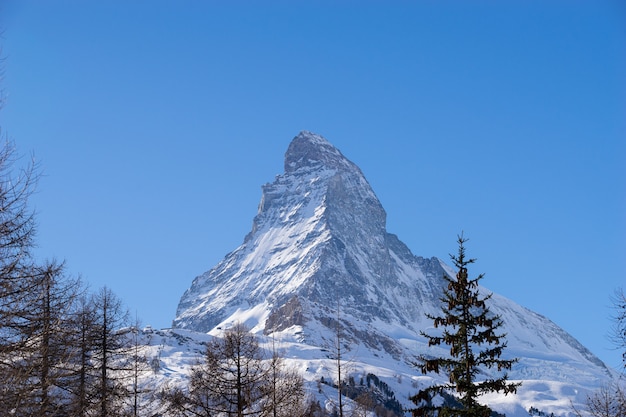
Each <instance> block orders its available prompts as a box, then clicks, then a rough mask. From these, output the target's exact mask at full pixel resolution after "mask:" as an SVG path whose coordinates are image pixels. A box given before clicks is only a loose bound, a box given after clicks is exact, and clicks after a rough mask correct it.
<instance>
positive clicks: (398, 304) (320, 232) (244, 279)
mask: <svg viewBox="0 0 626 417" xmlns="http://www.w3.org/2000/svg"><path fill="white" fill-rule="evenodd" d="M284 169H285V172H284V174H282V175H278V176H277V177H276V179H275V180H274V182H273V183H271V184H266V185H264V186H263V187H262V188H263V196H262V199H261V202H260V204H259V208H258V213H257V215H256V217H255V218H254V221H253V226H252V230H251V231H250V233H249V234H248V235H247V236H246V237H245V239H244V242H243V244H242V245H241V246H239V247H238V248H237V249H235V250H234V251H233V252H231V253H230V254H228V255H226V257H225V258H224V259H223V260H222V261H221V262H220V263H219V264H218V265H216V266H215V267H214V268H213V269H211V270H210V271H208V272H206V273H204V274H202V275H200V276H198V277H197V278H195V279H194V280H193V283H192V285H191V287H190V288H189V289H188V290H187V291H186V292H185V293H184V294H183V296H182V298H181V300H180V303H179V305H178V310H177V315H176V318H175V320H174V322H173V327H174V331H176V329H180V330H185V331H195V332H201V333H209V334H217V333H218V332H219V331H220V330H221V329H224V328H228V327H230V326H231V325H232V324H234V323H236V322H244V323H246V324H247V325H248V326H249V327H250V328H252V330H253V332H255V333H257V334H259V336H260V337H268V336H270V335H271V336H272V337H273V338H274V339H276V338H278V339H280V340H282V341H283V343H285V346H286V347H285V349H287V351H288V354H289V355H290V358H291V360H293V361H296V362H297V361H298V360H299V361H300V362H299V363H300V365H301V366H300V367H301V368H302V370H303V372H305V377H306V378H307V379H308V380H311V381H314V380H316V378H317V379H319V377H320V376H324V372H327V373H328V375H327V376H326V377H327V378H328V377H330V378H331V380H332V372H331V371H330V370H329V369H328V366H326V365H323V363H325V362H323V361H325V360H327V359H328V356H329V354H328V349H329V347H332V346H334V344H335V343H336V342H335V340H336V336H337V332H338V329H339V331H340V334H341V339H342V341H343V342H342V344H343V345H344V349H345V350H346V351H347V353H346V356H347V357H350V358H352V359H351V363H352V365H351V366H352V368H353V369H354V372H355V373H359V372H361V373H365V372H370V371H372V370H374V369H375V370H376V371H377V372H378V374H379V375H381V376H382V377H387V378H388V381H387V383H388V384H389V386H393V387H395V388H396V389H397V390H398V391H397V392H396V395H397V398H398V399H399V400H404V401H406V398H407V396H408V395H409V394H411V393H415V392H416V391H417V389H419V387H420V386H421V385H422V384H427V383H429V381H430V378H432V377H431V376H422V375H419V374H418V372H417V371H416V370H415V369H412V368H411V367H410V365H409V362H410V361H411V359H412V358H413V357H414V356H415V355H417V354H420V353H432V354H436V355H439V354H444V353H443V350H442V351H435V350H433V349H434V348H428V347H427V345H426V343H425V340H424V338H422V337H421V336H419V331H420V330H423V329H427V328H428V327H430V326H431V323H430V321H429V320H427V319H426V317H425V313H438V312H440V307H439V305H440V302H439V297H440V296H441V293H442V287H443V282H444V281H443V275H444V274H447V275H449V276H454V274H455V271H453V270H452V269H451V268H450V267H449V266H448V265H446V264H445V263H444V262H443V261H441V260H440V259H437V258H429V259H428V258H423V257H419V256H415V255H413V254H412V253H411V251H410V250H409V249H408V248H407V247H406V245H404V244H403V243H402V242H401V241H400V240H399V239H398V238H397V237H396V236H395V235H392V234H390V233H388V232H387V230H386V213H385V210H384V209H383V207H382V206H381V204H380V202H379V201H378V198H377V197H376V195H375V193H374V191H373V190H372V188H371V187H370V185H369V183H368V182H367V180H366V179H365V177H364V176H363V173H362V172H361V170H360V169H359V168H358V167H357V166H356V165H355V164H354V163H352V162H351V161H349V160H348V159H347V158H345V157H344V156H343V155H342V153H341V152H340V151H339V150H338V149H337V148H335V147H334V146H333V145H332V144H330V143H329V142H328V141H327V140H326V139H324V138H323V137H321V136H319V135H316V134H313V133H310V132H301V133H300V134H299V135H298V136H296V137H295V138H294V139H293V141H292V142H291V144H290V145H289V148H288V149H287V152H286V154H285V168H284ZM484 291H485V292H488V290H484ZM490 308H491V310H492V311H493V312H494V313H496V314H500V315H501V316H502V319H503V321H504V323H505V325H504V331H505V332H506V333H507V340H508V346H509V347H508V349H507V351H506V353H505V356H507V357H517V358H519V359H520V361H519V363H518V364H516V365H515V367H514V369H513V370H512V371H511V372H510V373H509V377H510V379H512V380H523V381H524V384H523V385H522V388H521V389H520V390H519V392H518V394H517V395H515V396H508V397H502V396H497V395H492V396H489V397H488V398H486V401H488V402H489V403H490V404H491V405H492V406H493V407H494V408H495V409H497V410H501V411H505V412H507V415H509V416H516V415H520V416H521V415H528V414H527V413H526V412H525V411H524V410H527V409H528V408H529V407H531V406H533V407H536V408H539V409H541V410H545V411H547V412H552V411H553V412H555V413H557V415H558V414H559V413H560V415H567V413H568V410H570V402H574V403H579V402H580V401H582V400H583V399H584V393H585V392H586V391H587V390H590V389H594V388H595V387H597V386H599V385H600V384H601V383H602V382H603V381H606V380H607V379H610V378H611V377H612V372H611V371H610V370H609V369H607V367H606V366H605V365H604V364H603V363H602V362H601V361H600V360H599V359H598V358H597V357H595V356H594V355H593V354H592V353H591V352H589V350H587V349H586V348H585V347H584V346H582V345H581V344H580V343H579V342H578V341H576V340H575V339H574V338H573V337H572V336H570V335H569V334H567V333H566V332H565V331H564V330H562V329H560V328H559V327H558V326H556V325H555V324H554V323H553V322H551V321H550V320H549V319H547V318H545V317H543V316H541V315H539V314H536V313H534V312H532V311H530V310H528V309H526V308H524V307H522V306H520V305H518V304H516V303H515V302H513V301H511V300H509V299H507V298H505V297H502V296H500V295H497V294H494V295H493V298H492V299H491V304H490ZM320 361H321V362H320ZM403 378H404V381H405V383H402V382H398V381H401V380H403ZM435 378H436V376H435ZM406 381H409V382H408V383H407V382H406Z"/></svg>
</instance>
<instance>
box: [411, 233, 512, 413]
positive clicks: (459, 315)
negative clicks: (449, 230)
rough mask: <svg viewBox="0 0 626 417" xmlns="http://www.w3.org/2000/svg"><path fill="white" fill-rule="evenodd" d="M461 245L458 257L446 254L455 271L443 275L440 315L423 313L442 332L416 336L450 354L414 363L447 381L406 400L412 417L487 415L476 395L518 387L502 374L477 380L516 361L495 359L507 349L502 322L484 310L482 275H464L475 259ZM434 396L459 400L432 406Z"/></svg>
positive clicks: (424, 358) (461, 239)
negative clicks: (445, 348) (453, 275)
mask: <svg viewBox="0 0 626 417" xmlns="http://www.w3.org/2000/svg"><path fill="white" fill-rule="evenodd" d="M465 242H467V239H465V238H464V237H463V235H461V236H459V237H458V244H459V249H458V254H457V255H456V256H454V255H450V257H451V258H452V261H453V263H454V265H455V267H456V268H457V270H458V272H457V274H456V279H452V278H450V277H448V276H446V275H444V277H443V278H444V280H445V281H446V282H447V288H445V289H444V293H443V297H442V298H441V301H442V308H441V310H442V314H441V315H439V316H433V315H427V317H428V318H429V319H430V320H432V321H433V324H434V327H435V328H442V332H441V333H440V334H439V335H429V334H427V333H425V332H421V333H422V336H424V337H426V338H427V339H428V346H440V345H447V346H449V347H450V355H449V356H447V357H435V358H433V357H430V356H425V355H421V356H419V357H418V361H417V362H416V363H415V365H416V367H417V368H418V369H420V370H421V372H422V373H423V374H427V373H429V372H435V373H437V374H440V373H444V374H447V375H448V380H449V382H448V383H445V384H442V385H434V386H430V387H428V388H425V389H423V390H421V391H419V392H418V393H417V394H416V395H414V396H412V397H411V401H413V403H414V404H415V405H416V408H414V409H412V410H411V412H412V414H413V416H414V417H426V416H432V415H437V416H438V417H457V416H458V417H461V416H462V417H488V416H489V415H490V414H491V409H490V408H489V407H487V406H485V405H483V404H480V403H479V402H478V397H479V396H480V395H482V394H486V393H489V392H502V393H504V394H505V395H506V394H510V393H515V392H516V391H517V387H519V385H520V384H519V383H510V382H507V381H508V375H507V373H506V372H504V373H503V374H502V375H501V376H500V377H498V378H494V379H485V380H478V379H479V375H480V370H481V369H484V368H495V369H497V370H498V371H507V370H510V369H511V367H512V365H513V364H514V363H515V362H517V360H516V359H513V360H505V359H500V356H501V355H502V352H503V350H504V349H505V348H506V341H505V340H504V339H505V335H504V334H502V333H500V332H499V331H498V329H499V328H500V326H502V324H503V322H502V320H501V317H500V316H498V315H494V314H492V313H491V312H490V311H489V308H488V306H487V301H488V300H489V299H490V298H491V294H489V295H487V296H482V295H481V294H480V292H479V289H478V283H479V281H480V280H481V279H482V278H483V274H481V275H479V276H478V277H477V278H474V279H470V278H469V277H468V272H467V267H468V265H469V264H471V263H474V261H475V259H468V258H467V257H466V254H465V246H464V244H465ZM438 395H439V396H442V397H444V398H445V397H448V398H449V397H450V396H454V397H457V400H458V401H443V404H441V405H434V403H433V399H434V398H435V397H436V396H438ZM435 403H437V404H440V402H437V401H435ZM436 412H437V414H435V413H436Z"/></svg>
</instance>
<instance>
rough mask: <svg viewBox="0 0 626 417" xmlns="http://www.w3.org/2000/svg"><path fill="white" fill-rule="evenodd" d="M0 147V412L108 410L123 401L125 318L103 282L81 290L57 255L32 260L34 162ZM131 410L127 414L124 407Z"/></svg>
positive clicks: (104, 413)
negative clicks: (20, 160) (18, 163)
mask: <svg viewBox="0 0 626 417" xmlns="http://www.w3.org/2000/svg"><path fill="white" fill-rule="evenodd" d="M15 160H16V153H15V151H14V148H13V147H12V145H11V144H10V143H5V144H4V145H3V146H2V148H0V416H42V417H45V416H77V417H79V416H81V417H82V416H92V415H101V416H107V415H113V414H111V413H110V412H109V410H110V409H112V408H116V409H120V408H122V409H124V408H127V407H126V405H127V404H126V403H125V400H126V399H127V398H128V396H127V394H128V393H127V388H126V387H127V384H126V382H125V381H122V380H120V376H121V375H122V374H123V373H124V372H126V371H129V370H130V369H131V368H130V365H129V364H128V363H127V362H128V357H129V356H128V355H127V351H126V350H125V347H126V344H127V343H126V340H127V339H128V338H127V337H126V336H124V335H123V334H121V333H120V332H119V330H120V328H121V327H123V326H126V325H127V323H128V315H127V313H126V310H125V309H124V308H123V306H122V303H121V301H120V300H119V299H118V298H117V297H116V296H115V295H114V294H113V292H112V291H111V290H110V289H108V288H102V289H100V290H99V291H97V292H95V293H91V294H90V293H88V291H87V290H86V289H85V287H84V285H83V284H82V283H81V281H80V280H79V279H74V278H71V277H69V276H67V274H66V273H65V269H64V264H63V263H60V262H57V261H54V260H53V261H48V262H43V263H41V262H37V261H36V260H35V258H34V256H33V248H34V245H35V239H34V238H35V230H36V224H35V216H34V213H33V212H32V211H31V210H30V209H29V207H28V204H27V203H28V198H29V196H30V195H31V194H32V192H33V191H34V185H35V182H36V179H37V173H36V167H35V166H34V165H33V164H29V165H28V166H27V167H26V168H24V169H22V170H20V171H19V173H18V174H17V175H15V172H14V170H13V163H14V161H15ZM127 415H132V414H127Z"/></svg>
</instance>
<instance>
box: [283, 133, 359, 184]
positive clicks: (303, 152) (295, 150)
mask: <svg viewBox="0 0 626 417" xmlns="http://www.w3.org/2000/svg"><path fill="white" fill-rule="evenodd" d="M347 162H348V161H347V160H346V158H345V157H344V156H343V155H342V154H341V152H340V151H339V149H337V148H335V147H334V146H333V145H332V144H331V143H330V142H329V141H327V140H326V139H325V138H323V137H322V136H320V135H318V134H315V133H312V132H308V131H306V130H303V131H302V132H300V133H299V134H298V136H296V137H295V138H293V140H292V141H291V143H290V144H289V148H287V152H286V153H285V173H287V174H289V173H292V172H295V171H297V170H299V169H302V168H320V167H327V168H339V167H340V166H345V165H346V163H347Z"/></svg>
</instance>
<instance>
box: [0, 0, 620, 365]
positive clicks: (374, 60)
mask: <svg viewBox="0 0 626 417" xmlns="http://www.w3.org/2000/svg"><path fill="white" fill-rule="evenodd" d="M469 3H471V4H469ZM261 4H262V5H263V6H262V7H261ZM0 27H2V28H3V30H4V34H3V39H2V43H1V44H2V54H3V55H4V57H5V58H6V59H5V61H4V63H3V66H4V79H3V81H2V87H3V88H4V91H5V93H6V95H7V102H6V104H5V107H4V108H3V109H2V111H1V112H0V126H1V127H2V132H3V134H4V135H7V136H8V137H9V138H10V139H12V140H13V141H14V142H15V144H16V145H17V148H18V151H19V152H20V153H21V154H23V155H29V154H31V153H33V154H34V156H35V158H36V160H37V161H38V162H39V163H40V166H41V168H42V171H43V173H44V176H43V177H42V178H41V180H40V182H39V187H38V193H37V194H36V195H34V196H33V198H32V205H33V207H34V208H35V209H36V210H37V211H38V222H39V234H38V243H39V248H38V256H40V257H42V258H46V257H47V258H50V257H56V258H58V259H65V260H66V261H67V266H68V270H69V272H71V273H72V274H74V275H79V274H80V275H82V276H83V278H84V280H85V281H86V282H88V283H89V284H90V285H91V287H92V288H93V289H97V288H99V287H101V286H103V285H107V286H109V287H110V288H111V289H112V290H113V291H114V292H115V293H117V294H118V295H119V296H120V297H121V298H122V299H123V300H124V301H125V303H126V304H127V306H128V307H129V309H130V310H131V311H132V312H135V311H136V312H137V314H138V315H139V317H140V318H141V320H142V321H143V323H144V324H152V325H153V326H155V327H167V326H169V325H170V323H171V320H172V319H173V317H174V314H175V309H176V305H177V303H178V300H179V298H180V296H181V295H182V293H183V292H184V291H185V289H186V288H187V287H188V286H189V285H190V284H191V281H192V280H193V278H194V277H195V276H197V275H199V274H201V273H203V272H205V271H206V270H208V269H210V268H211V267H213V266H214V265H215V264H216V263H217V262H218V261H219V260H221V259H222V258H223V256H224V255H225V254H226V253H228V252H230V251H232V250H234V249H235V248H236V247H237V246H238V245H239V244H240V243H241V242H242V241H243V238H244V236H245V234H246V233H248V232H249V230H250V227H251V225H252V218H253V217H254V215H255V213H256V209H257V205H258V203H259V200H260V197H261V188H260V187H261V185H262V184H264V183H266V182H271V181H273V179H274V176H275V175H276V174H280V173H282V172H283V155H284V152H285V151H286V149H287V145H288V144H289V142H290V141H291V139H292V138H293V137H294V136H295V135H296V134H297V133H298V132H299V131H300V130H311V131H314V132H317V133H319V134H322V135H324V136H325V137H326V138H327V139H328V140H330V141H331V142H332V143H333V144H335V145H336V146H337V147H338V148H339V149H340V150H341V151H342V152H343V153H344V154H345V155H346V156H347V157H348V158H350V159H351V160H352V161H354V162H355V163H356V164H357V165H359V166H360V167H361V169H362V170H363V172H364V174H365V176H366V177H367V178H368V180H369V181H370V183H371V185H372V187H373V188H374V190H375V192H376V193H377V195H378V196H379V198H380V200H381V202H382V204H383V206H384V207H385V209H386V211H387V215H388V216H387V217H388V222H387V223H388V230H389V231H390V232H392V233H396V234H397V235H398V236H399V237H400V239H401V240H403V241H404V242H405V243H406V244H407V245H408V246H409V247H410V249H411V250H412V251H413V252H414V253H415V254H417V255H421V256H427V257H430V256H438V257H440V258H443V259H446V260H447V259H448V254H449V253H450V252H454V251H455V250H456V243H455V240H456V235H457V233H460V232H461V231H464V232H465V235H466V236H468V237H469V238H470V241H469V242H468V250H469V254H470V255H471V256H473V257H476V258H478V262H477V263H476V264H475V268H474V272H475V273H476V274H478V273H480V272H484V273H485V274H486V277H485V279H484V281H483V283H484V285H485V286H486V287H488V288H490V289H491V290H493V291H495V292H498V293H500V294H502V295H504V296H507V297H509V298H511V299H513V300H515V301H517V302H518V303H520V304H522V305H524V306H527V307H529V308H531V309H533V310H535V311H537V312H539V313H541V314H543V315H545V316H547V317H549V318H550V319H552V320H553V321H554V322H556V323H557V324H559V325H560V326H562V327H563V328H564V329H566V330H567V331H569V332H570V333H572V334H573V335H574V336H575V337H576V338H577V339H579V340H580V341H581V342H582V343H583V344H585V345H586V346H587V347H589V348H590V349H591V350H592V351H593V352H594V353H595V354H597V355H599V356H600V357H601V358H602V359H604V360H605V361H607V362H608V363H609V364H610V365H613V366H615V365H617V364H618V363H619V353H618V352H616V351H614V350H611V346H612V345H611V343H610V342H609V341H608V340H607V334H608V332H609V328H610V326H611V322H610V316H611V314H612V310H611V308H610V301H609V297H610V295H611V293H612V292H613V291H614V289H616V288H617V287H620V286H623V287H626V274H625V272H626V268H625V264H626V255H625V254H626V238H625V236H626V168H625V167H626V163H625V162H626V122H625V119H626V81H625V75H626V7H625V6H624V4H623V2H621V1H619V0H615V1H602V0H596V1H576V0H574V1H533V0H531V1H506V2H501V1H475V2H467V1H450V2H436V1H414V2H409V1H398V2H382V1H378V2H374V1H364V2H356V1H344V2H341V1H339V2H337V1H332V2H331V1H311V2H291V1H281V2H253V1H250V2H242V1H236V2H217V1H215V2H212V1H177V2H175V1H169V2H164V1H152V0H151V1H147V0H135V1H106V2H104V1H103V2H95V1H92V2H85V1H78V0H77V1H54V2H52V1H50V2H48V1H45V2H44V1H34V0H32V1H29V0H19V1H18V0H0Z"/></svg>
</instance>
